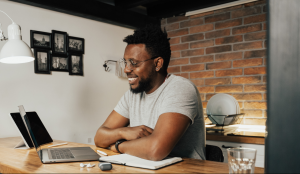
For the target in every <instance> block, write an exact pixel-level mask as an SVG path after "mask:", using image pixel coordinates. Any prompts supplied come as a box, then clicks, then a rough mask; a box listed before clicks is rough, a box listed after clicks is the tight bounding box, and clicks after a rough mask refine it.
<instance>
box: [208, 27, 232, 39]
mask: <svg viewBox="0 0 300 174" xmlns="http://www.w3.org/2000/svg"><path fill="white" fill-rule="evenodd" d="M229 35H230V29H225V30H217V31H212V32H208V33H205V39H211V38H216V37H223V36H229Z"/></svg>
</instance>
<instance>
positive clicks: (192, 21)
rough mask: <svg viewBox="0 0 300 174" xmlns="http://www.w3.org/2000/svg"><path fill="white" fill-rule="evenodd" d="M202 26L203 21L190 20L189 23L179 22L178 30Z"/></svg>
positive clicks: (200, 19)
mask: <svg viewBox="0 0 300 174" xmlns="http://www.w3.org/2000/svg"><path fill="white" fill-rule="evenodd" d="M201 24H203V19H202V18H199V19H191V20H189V21H184V22H180V28H185V27H190V26H195V25H201Z"/></svg>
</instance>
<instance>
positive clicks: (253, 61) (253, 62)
mask: <svg viewBox="0 0 300 174" xmlns="http://www.w3.org/2000/svg"><path fill="white" fill-rule="evenodd" d="M262 64H263V59H261V58H256V59H246V60H236V61H233V64H232V65H233V67H247V66H258V65H262Z"/></svg>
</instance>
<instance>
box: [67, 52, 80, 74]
mask: <svg viewBox="0 0 300 174" xmlns="http://www.w3.org/2000/svg"><path fill="white" fill-rule="evenodd" d="M74 59H78V60H75V61H74ZM69 75H79V76H83V56H82V54H76V53H69Z"/></svg>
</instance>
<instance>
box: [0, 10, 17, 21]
mask: <svg viewBox="0 0 300 174" xmlns="http://www.w3.org/2000/svg"><path fill="white" fill-rule="evenodd" d="M0 11H1V12H2V13H4V14H5V15H6V16H7V17H8V18H9V19H10V20H11V21H12V23H14V21H13V20H12V19H11V18H10V17H9V16H8V14H6V13H5V12H4V11H2V10H0Z"/></svg>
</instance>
